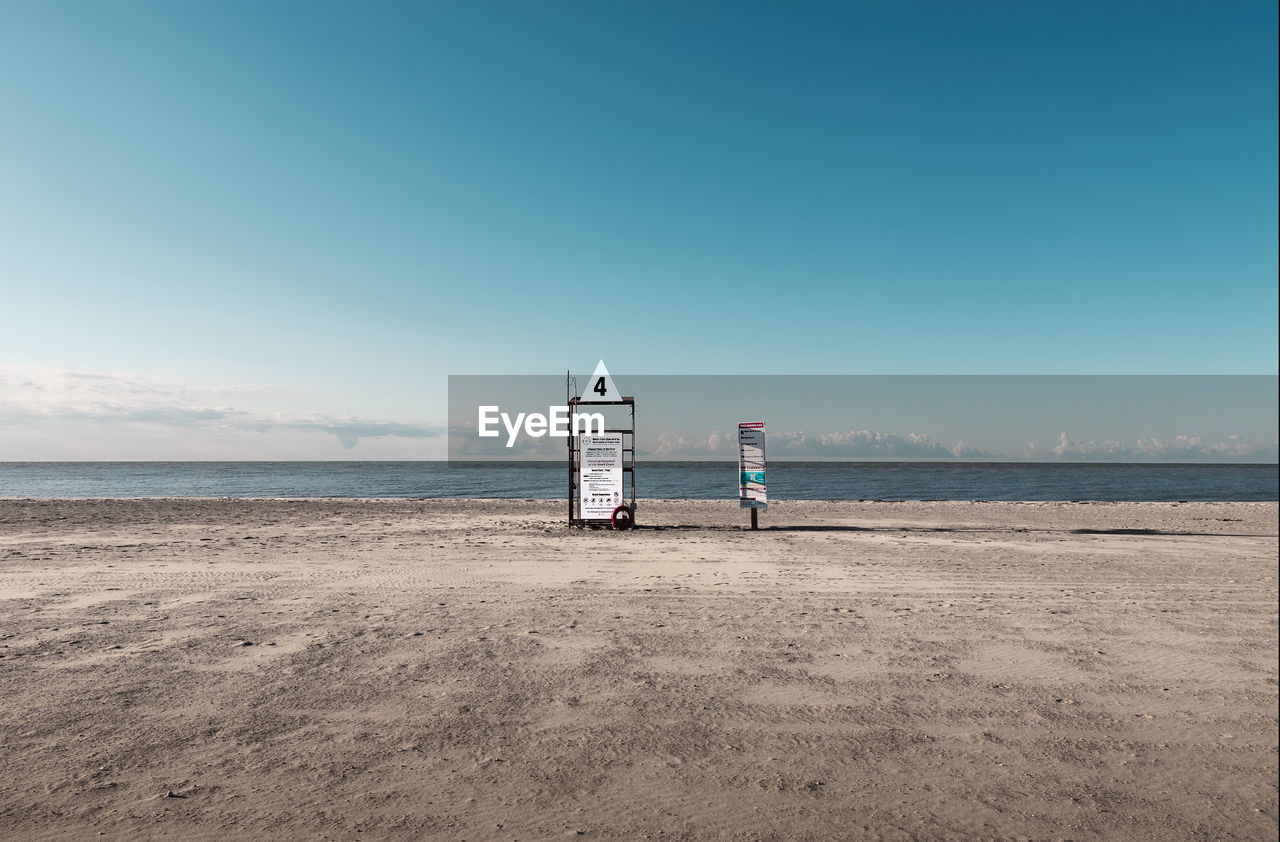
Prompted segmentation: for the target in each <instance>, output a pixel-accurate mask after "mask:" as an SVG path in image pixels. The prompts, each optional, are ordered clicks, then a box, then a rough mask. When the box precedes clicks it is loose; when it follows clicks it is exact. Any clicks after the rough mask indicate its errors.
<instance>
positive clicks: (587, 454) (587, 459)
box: [578, 433, 622, 520]
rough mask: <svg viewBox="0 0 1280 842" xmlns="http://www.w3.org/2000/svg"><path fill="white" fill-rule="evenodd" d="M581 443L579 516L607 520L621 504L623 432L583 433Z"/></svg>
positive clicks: (587, 518)
mask: <svg viewBox="0 0 1280 842" xmlns="http://www.w3.org/2000/svg"><path fill="white" fill-rule="evenodd" d="M580 443H581V445H582V450H581V453H580V457H581V458H580V459H579V463H578V464H579V467H578V508H579V511H580V514H579V515H578V516H579V517H581V518H583V519H584V520H608V519H609V518H610V517H611V516H612V515H613V510H614V509H616V508H617V507H618V506H621V505H622V433H604V434H603V435H596V436H582V437H581V441H580Z"/></svg>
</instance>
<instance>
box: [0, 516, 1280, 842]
mask: <svg viewBox="0 0 1280 842" xmlns="http://www.w3.org/2000/svg"><path fill="white" fill-rule="evenodd" d="M563 518H564V512H563V503H559V504H558V503H555V502H545V501H537V502H534V501H496V500H494V501H446V500H430V501H420V500H399V501H393V500H376V501H374V500H371V501H360V500H346V501H335V500H313V501H308V500H277V501H270V500H254V501H247V500H3V501H0V598H2V599H3V611H2V613H0V617H3V625H2V627H0V692H2V693H3V699H4V705H3V709H2V711H0V720H2V721H3V729H2V736H0V769H2V770H3V774H2V775H0V837H4V838H11V839H53V838H121V839H124V838H130V839H132V838H139V837H165V838H181V839H212V838H218V839H265V838H274V839H294V838H314V839H357V838H392V839H409V838H423V837H434V838H446V839H547V838H619V839H642V838H653V839H658V838H663V839H701V838H734V839H797V838H811V839H824V838H851V839H861V838H866V839H906V838H952V839H954V838H1010V839H1013V838H1031V839H1076V840H1082V839H1154V838H1163V839H1190V838H1196V839H1224V838H1234V839H1275V838H1276V836H1277V832H1276V826H1277V825H1276V820H1277V784H1276V780H1277V586H1276V580H1277V505H1276V504H1275V503H1191V504H1166V503H1096V504H1071V503H927V502H913V503H881V502H876V503H825V502H791V503H787V502H783V503H778V504H774V505H772V506H771V507H770V509H769V510H768V512H767V513H765V514H764V515H763V516H762V518H761V525H762V527H763V528H762V529H761V530H760V531H759V532H755V533H752V532H749V531H747V530H745V529H744V528H743V526H744V524H745V523H746V522H747V516H746V514H745V513H744V512H742V511H740V510H739V509H738V508H737V507H736V504H734V503H709V502H680V501H666V502H649V501H641V506H640V510H639V522H640V524H641V528H640V529H637V530H635V531H633V532H630V533H616V532H612V531H606V530H589V531H578V530H569V529H567V528H566V527H565V526H563V523H562V521H563Z"/></svg>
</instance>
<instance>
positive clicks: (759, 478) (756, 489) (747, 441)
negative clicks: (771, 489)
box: [738, 421, 769, 509]
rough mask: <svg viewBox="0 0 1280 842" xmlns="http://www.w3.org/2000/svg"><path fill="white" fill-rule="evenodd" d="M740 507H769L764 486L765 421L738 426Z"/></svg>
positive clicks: (749, 422)
mask: <svg viewBox="0 0 1280 842" xmlns="http://www.w3.org/2000/svg"><path fill="white" fill-rule="evenodd" d="M738 505H739V506H740V507H742V508H744V509H767V508H768V507H769V497H768V495H767V494H766V492H765V484H764V422H763V421H744V422H742V423H741V424H739V425H738Z"/></svg>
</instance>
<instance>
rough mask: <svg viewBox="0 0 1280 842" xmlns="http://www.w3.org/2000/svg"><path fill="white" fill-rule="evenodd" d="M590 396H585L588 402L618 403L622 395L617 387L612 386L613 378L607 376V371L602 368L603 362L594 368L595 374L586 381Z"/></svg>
mask: <svg viewBox="0 0 1280 842" xmlns="http://www.w3.org/2000/svg"><path fill="white" fill-rule="evenodd" d="M588 382H589V383H590V384H591V385H590V391H591V394H590V395H587V396H586V400H589V401H620V400H622V393H621V392H619V391H618V387H617V386H615V385H614V384H613V378H612V377H610V376H609V369H607V368H605V367H604V360H601V361H600V364H599V365H597V366H596V373H595V374H593V375H591V380H589V381H588Z"/></svg>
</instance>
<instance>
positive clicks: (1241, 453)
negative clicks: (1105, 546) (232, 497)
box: [648, 430, 1280, 462]
mask: <svg viewBox="0 0 1280 842" xmlns="http://www.w3.org/2000/svg"><path fill="white" fill-rule="evenodd" d="M736 441H737V440H736V434H731V433H727V432H724V431H722V430H713V431H711V432H710V433H707V434H703V435H694V434H690V433H684V432H678V431H675V430H669V431H667V432H664V433H661V434H660V435H659V436H658V440H657V446H656V447H654V448H653V449H652V450H651V451H650V452H649V454H648V455H652V456H656V457H658V458H661V459H669V460H677V461H678V460H694V461H696V460H699V459H726V460H732V459H736V458H737V449H736V448H737V444H736ZM768 457H769V459H771V460H773V459H782V460H788V461H802V460H823V459H885V460H891V459H902V460H912V459H939V460H946V459H954V460H996V461H1003V460H1010V461H1023V460H1025V461H1062V462H1072V461H1077V462H1080V461H1083V462H1087V461H1103V462H1275V461H1277V460H1278V457H1280V440H1270V441H1268V440H1265V439H1246V438H1243V437H1240V436H1228V437H1227V438H1225V439H1207V438H1204V437H1201V436H1191V435H1177V436H1174V437H1173V438H1169V439H1160V438H1156V437H1150V438H1139V439H1137V440H1136V441H1134V442H1132V443H1131V444H1125V443H1122V442H1119V441H1105V442H1095V441H1084V442H1080V441H1076V440H1074V439H1073V438H1072V437H1071V436H1070V435H1069V434H1068V433H1066V432H1062V433H1060V434H1059V435H1058V438H1057V439H1056V440H1055V442H1054V443H1053V444H1052V445H1038V444H1036V443H1035V442H1028V444H1027V446H1026V447H1025V448H1023V450H1022V451H1021V452H1018V453H1001V452H994V451H990V450H983V449H981V448H976V447H970V446H969V445H966V444H965V443H964V442H963V441H957V442H956V443H955V444H953V445H946V444H943V443H941V442H936V441H933V440H931V439H930V438H929V436H928V435H926V434H924V433H892V432H877V431H872V430H849V431H847V432H837V433H825V434H818V435H811V434H809V433H805V432H787V431H781V432H773V431H770V432H769V435H768Z"/></svg>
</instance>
